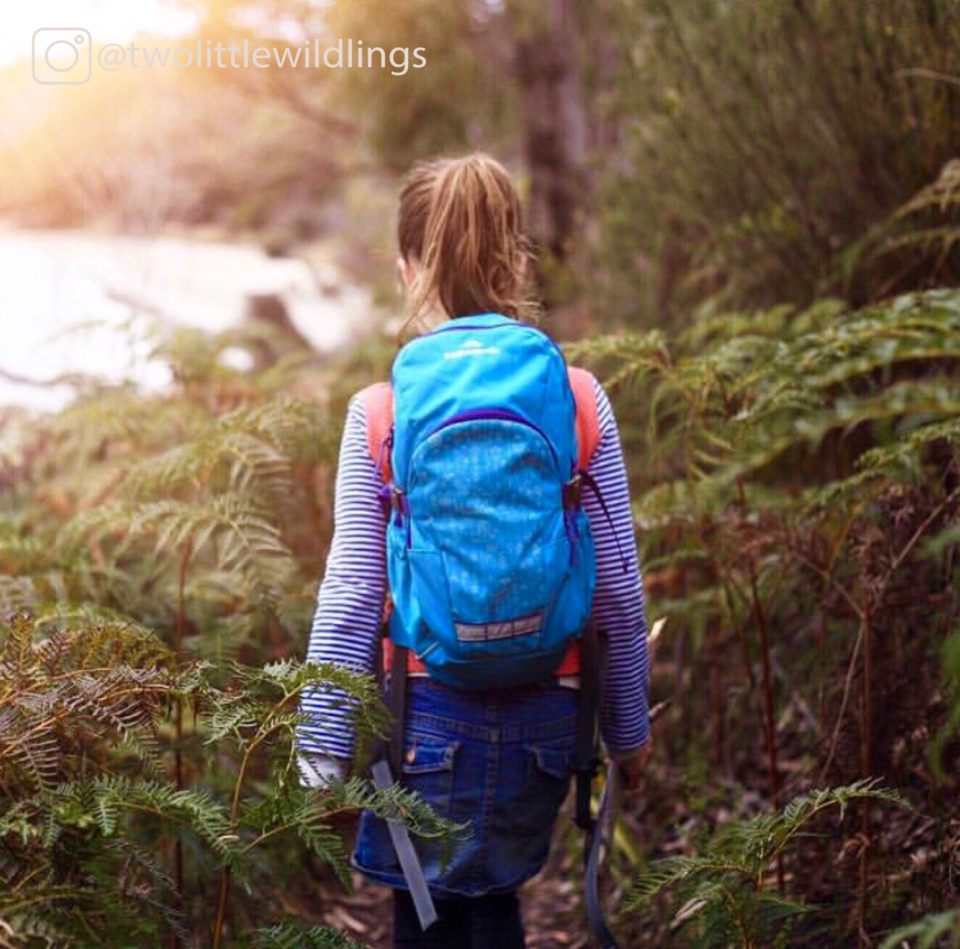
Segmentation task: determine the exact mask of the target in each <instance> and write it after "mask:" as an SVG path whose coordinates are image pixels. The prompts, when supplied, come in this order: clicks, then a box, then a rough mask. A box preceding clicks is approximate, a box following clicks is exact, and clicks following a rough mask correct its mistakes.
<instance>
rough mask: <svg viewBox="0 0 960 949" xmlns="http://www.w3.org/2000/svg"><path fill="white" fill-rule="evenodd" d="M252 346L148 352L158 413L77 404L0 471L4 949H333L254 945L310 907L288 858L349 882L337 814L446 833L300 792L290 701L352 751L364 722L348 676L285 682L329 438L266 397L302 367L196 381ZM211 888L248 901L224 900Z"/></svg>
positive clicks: (416, 810)
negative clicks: (155, 374)
mask: <svg viewBox="0 0 960 949" xmlns="http://www.w3.org/2000/svg"><path fill="white" fill-rule="evenodd" d="M264 339H265V338H264V337H260V336H254V337H250V336H240V337H238V336H237V334H225V335H224V336H223V337H219V338H215V337H205V336H203V335H202V334H192V333H191V334H181V333H177V334H175V336H174V338H171V339H167V340H165V341H164V340H161V342H160V344H159V345H158V347H157V350H156V351H157V354H158V356H159V355H161V354H162V355H163V356H164V357H165V358H167V359H169V360H170V361H171V362H172V369H173V376H174V378H175V379H176V380H177V383H176V384H175V386H174V387H173V388H172V389H171V390H170V391H169V392H167V393H165V394H164V395H161V396H142V397H141V396H134V395H133V394H132V393H131V392H129V391H127V390H122V389H121V390H117V389H111V388H97V387H93V388H92V389H91V390H90V391H89V392H88V393H87V395H86V396H85V397H84V399H82V400H81V401H78V402H77V403H76V404H75V405H73V406H71V407H70V408H68V409H67V410H65V411H64V412H62V413H60V414H58V415H54V416H48V417H42V418H39V419H38V420H37V421H36V424H35V425H33V426H32V427H30V428H29V429H25V430H24V432H23V435H22V440H21V441H20V442H19V443H15V444H13V445H11V446H10V450H9V452H8V453H7V454H6V455H5V456H4V458H3V461H2V462H0V464H2V465H3V466H5V467H3V468H0V486H2V487H0V946H3V947H4V949H34V947H35V946H36V947H40V946H44V945H50V944H52V945H57V946H65V947H67V946H78V947H87V946H94V945H102V941H101V938H100V936H99V935H98V934H99V933H103V932H109V933H110V941H111V944H116V945H131V944H155V943H157V942H158V941H160V940H162V939H166V938H168V937H170V936H171V935H175V936H177V937H178V938H180V939H181V940H182V941H183V944H184V945H189V946H203V947H206V946H208V945H210V944H211V942H210V937H211V935H212V934H214V936H215V939H220V938H223V937H226V939H227V940H229V941H230V943H231V944H236V945H247V944H249V940H250V939H251V938H253V935H252V934H253V933H255V932H259V933H260V934H259V936H258V937H257V938H259V939H260V940H261V943H259V944H263V945H306V946H311V945H329V946H337V945H343V946H346V945H348V943H347V942H346V941H344V940H343V939H339V941H338V937H337V936H336V935H335V934H332V933H330V932H329V931H327V930H323V929H310V928H309V927H303V928H301V929H297V928H296V927H293V926H290V925H288V926H280V927H279V928H276V926H275V928H273V929H263V926H264V925H266V924H270V925H273V924H279V923H282V922H283V920H282V918H280V917H279V916H278V914H277V913H276V911H275V910H273V909H271V906H272V903H273V901H272V900H270V899H269V898H268V897H269V896H270V891H271V890H272V888H276V889H286V890H297V889H302V888H303V887H304V886H305V884H310V883H314V881H313V880H312V879H311V880H307V881H304V880H303V879H301V877H302V866H303V863H302V861H305V860H306V859H307V855H308V854H309V855H312V857H313V858H315V859H316V860H317V862H318V863H319V864H321V865H326V866H327V867H328V869H327V871H326V872H327V874H328V875H330V876H331V878H332V877H337V878H339V880H340V881H341V882H342V883H344V884H346V885H349V884H350V877H349V873H348V860H347V854H346V851H345V849H344V844H343V839H342V834H341V832H340V830H339V829H338V820H339V817H340V815H342V814H350V813H355V812H357V811H359V810H360V809H364V808H367V809H370V810H373V811H374V812H376V813H378V814H381V815H383V816H384V817H388V818H390V819H396V820H402V821H404V822H405V823H406V824H407V825H408V826H409V827H410V829H411V831H412V832H413V833H416V834H420V835H423V836H429V837H439V838H450V837H451V836H452V835H456V834H462V833H463V832H464V831H465V829H464V828H462V827H458V826H454V825H451V824H449V823H447V822H444V821H440V820H439V819H438V818H437V817H436V815H435V814H434V813H433V812H432V811H431V810H430V809H429V808H428V807H426V806H425V805H424V804H423V803H422V802H421V801H420V800H419V799H418V798H416V797H415V796H414V795H412V794H411V793H410V792H409V791H406V790H404V789H402V788H400V787H398V786H397V787H393V788H389V789H386V790H379V789H376V788H374V787H373V786H372V784H370V783H369V782H368V781H365V780H363V779H360V778H353V779H351V780H350V781H348V782H346V783H344V784H338V785H335V786H333V787H331V788H328V789H325V790H323V791H306V790H304V789H302V788H301V787H300V782H299V777H298V774H297V769H296V766H295V752H294V747H295V745H294V740H295V734H296V730H297V728H298V727H299V726H300V725H301V724H302V722H303V716H302V713H301V711H300V699H301V695H302V693H303V692H304V690H323V691H328V692H331V693H333V694H334V695H335V696H336V697H337V700H338V702H339V703H341V704H343V705H345V706H346V707H347V708H348V709H349V710H350V713H351V715H352V717H353V719H354V722H355V725H356V728H357V733H358V741H359V743H360V746H361V747H362V746H363V745H365V744H369V742H370V741H371V739H372V738H373V736H375V735H378V734H383V732H384V731H385V728H386V722H387V715H386V711H385V709H384V708H383V706H382V704H381V703H380V700H379V694H378V688H377V686H376V683H375V682H374V681H373V679H372V678H371V677H369V676H361V675H358V674H356V673H353V672H350V671H348V670H347V669H345V668H344V667H342V666H338V665H331V664H326V665H316V664H311V663H308V664H303V663H300V662H298V661H296V660H295V659H294V658H293V656H294V655H296V654H297V653H300V652H302V650H303V647H304V639H305V631H306V630H307V629H308V628H309V617H310V612H311V610H312V608H313V602H314V591H315V586H316V582H317V576H318V573H319V562H320V560H321V558H322V554H323V551H324V546H323V545H324V544H325V543H326V540H327V538H328V537H329V531H330V511H331V505H330V496H329V495H330V490H331V487H332V478H331V472H332V466H333V463H334V460H335V455H336V451H337V445H338V441H339V437H338V436H339V432H338V429H337V425H336V424H334V423H332V422H331V421H330V420H329V419H328V417H327V415H326V414H325V413H324V412H323V411H322V409H320V408H319V407H318V405H317V404H315V403H313V402H308V401H305V400H298V399H294V398H291V397H289V396H287V395H282V394H278V392H279V391H280V390H282V389H285V388H287V387H289V386H292V385H293V384H295V383H296V381H297V380H298V378H299V374H300V373H301V371H302V367H303V365H304V361H303V360H301V359H298V358H295V357H292V358H289V359H287V360H286V362H285V364H284V367H283V368H280V367H279V366H278V365H277V363H272V364H271V365H272V368H271V369H270V370H269V371H264V372H261V373H259V374H258V375H256V376H254V375H248V374H246V373H241V372H236V371H234V370H228V369H225V368H224V367H223V366H222V365H221V364H220V362H219V360H218V354H219V353H220V352H221V351H222V349H223V348H224V347H225V346H227V345H246V346H248V347H250V349H251V350H252V351H253V352H254V353H257V354H259V357H260V358H263V357H264V355H267V356H269V355H270V354H271V353H272V352H273V350H272V349H270V348H268V349H264V348H263V346H264ZM275 343H276V341H274V343H271V345H275ZM282 379H285V380H286V381H285V382H282V381H281V380H282ZM295 855H297V856H299V858H300V859H299V860H298V859H294V857H295ZM217 878H219V881H220V894H221V900H220V901H219V903H218V901H217V900H216V899H211V897H210V893H211V884H212V883H215V882H216V880H217ZM232 885H233V886H234V887H239V886H243V887H246V888H248V889H249V890H251V891H256V890H258V889H260V888H262V887H266V888H267V892H260V893H258V896H260V897H261V898H259V899H256V900H240V899H234V900H231V899H230V893H231V886H232ZM314 885H315V883H314ZM258 927H259V929H258ZM243 934H249V935H243ZM271 940H272V941H271ZM221 944H223V943H221Z"/></svg>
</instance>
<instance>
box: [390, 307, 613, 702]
mask: <svg viewBox="0 0 960 949" xmlns="http://www.w3.org/2000/svg"><path fill="white" fill-rule="evenodd" d="M393 399H394V425H393V429H392V430H391V432H390V435H389V437H388V438H387V440H386V441H385V443H384V446H383V450H386V451H390V452H391V455H390V471H391V472H392V480H391V481H390V483H389V484H387V485H386V487H385V488H384V501H385V507H386V506H387V503H388V518H389V520H388V526H387V575H388V580H389V585H390V592H391V596H392V599H393V611H392V614H391V617H390V638H391V639H392V640H393V641H394V642H395V643H396V644H398V645H400V646H406V647H408V648H409V649H411V650H412V651H413V652H414V653H415V655H416V656H417V658H419V659H420V660H421V662H422V663H423V664H424V666H425V667H426V669H427V671H428V672H429V674H430V675H431V676H432V677H434V678H436V679H437V680H439V681H441V682H444V683H447V684H448V685H452V686H455V687H458V688H464V689H489V688H497V687H506V686H515V685H522V684H532V683H536V682H543V681H547V680H548V679H549V677H550V675H551V674H552V673H554V672H555V671H556V669H557V667H558V666H559V665H560V663H561V661H562V659H563V657H564V653H565V652H566V650H567V648H568V647H569V646H570V645H571V641H572V640H573V639H575V638H577V637H578V636H579V635H580V633H581V631H582V630H583V629H584V627H585V626H586V624H587V621H588V618H589V615H590V607H591V602H592V600H593V592H594V586H595V581H596V556H595V551H594V544H593V537H592V535H591V532H590V523H589V521H588V519H587V517H586V515H585V514H584V512H583V511H582V510H581V506H580V493H581V472H580V471H579V468H578V464H577V457H578V454H577V433H576V427H575V403H574V396H573V392H572V391H571V388H570V382H569V380H568V376H567V367H566V364H565V362H564V358H563V355H562V353H561V352H560V349H559V348H558V347H557V345H556V344H555V343H554V342H553V341H552V340H551V339H550V338H549V337H548V336H546V334H544V333H543V332H541V331H540V330H538V329H536V328H535V327H533V326H529V325H526V324H523V323H520V322H518V321H516V320H513V319H510V318H508V317H505V316H501V315H499V314H495V313H485V314H481V315H477V316H468V317H461V318H460V319H457V320H453V321H450V322H449V323H447V324H445V325H444V326H443V327H441V328H440V329H438V330H435V331H434V332H432V333H429V334H427V335H425V336H421V337H419V338H417V339H414V340H413V341H411V342H410V343H408V344H407V345H406V346H404V347H403V349H402V350H401V351H400V353H399V354H398V356H397V358H396V361H395V362H394V366H393Z"/></svg>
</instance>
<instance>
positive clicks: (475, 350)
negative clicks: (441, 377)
mask: <svg viewBox="0 0 960 949" xmlns="http://www.w3.org/2000/svg"><path fill="white" fill-rule="evenodd" d="M499 355H500V347H499V346H484V345H483V343H481V342H480V340H479V339H475V338H470V339H468V340H467V341H466V342H465V343H463V344H462V345H461V346H460V348H459V349H450V350H447V352H445V353H444V354H443V358H444V359H463V358H464V357H466V356H499Z"/></svg>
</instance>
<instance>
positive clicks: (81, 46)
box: [33, 26, 93, 86]
mask: <svg viewBox="0 0 960 949" xmlns="http://www.w3.org/2000/svg"><path fill="white" fill-rule="evenodd" d="M92 46H93V43H92V42H91V41H90V33H89V32H88V31H87V30H85V29H83V27H78V26H70V27H65V26H54V27H49V26H44V27H41V28H40V29H39V30H37V31H36V32H35V33H34V34H33V78H34V80H35V81H36V82H39V83H40V84H41V85H44V86H78V85H80V84H81V83H84V82H88V81H89V79H90V73H91V69H92V62H93V50H92Z"/></svg>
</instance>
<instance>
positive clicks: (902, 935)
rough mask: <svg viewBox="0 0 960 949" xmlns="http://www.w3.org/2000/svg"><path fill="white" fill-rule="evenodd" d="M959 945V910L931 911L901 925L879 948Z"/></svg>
mask: <svg viewBox="0 0 960 949" xmlns="http://www.w3.org/2000/svg"><path fill="white" fill-rule="evenodd" d="M958 946H960V912H958V911H957V910H953V911H952V912H948V913H931V914H930V915H929V916H924V918H923V919H921V920H919V921H918V922H916V923H911V924H910V925H909V926H902V927H901V928H900V929H897V930H896V931H895V932H892V933H890V935H889V936H888V937H887V938H886V939H885V940H884V941H883V942H882V943H881V945H880V949H905V947H906V949H937V947H945V949H957V947H958Z"/></svg>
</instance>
